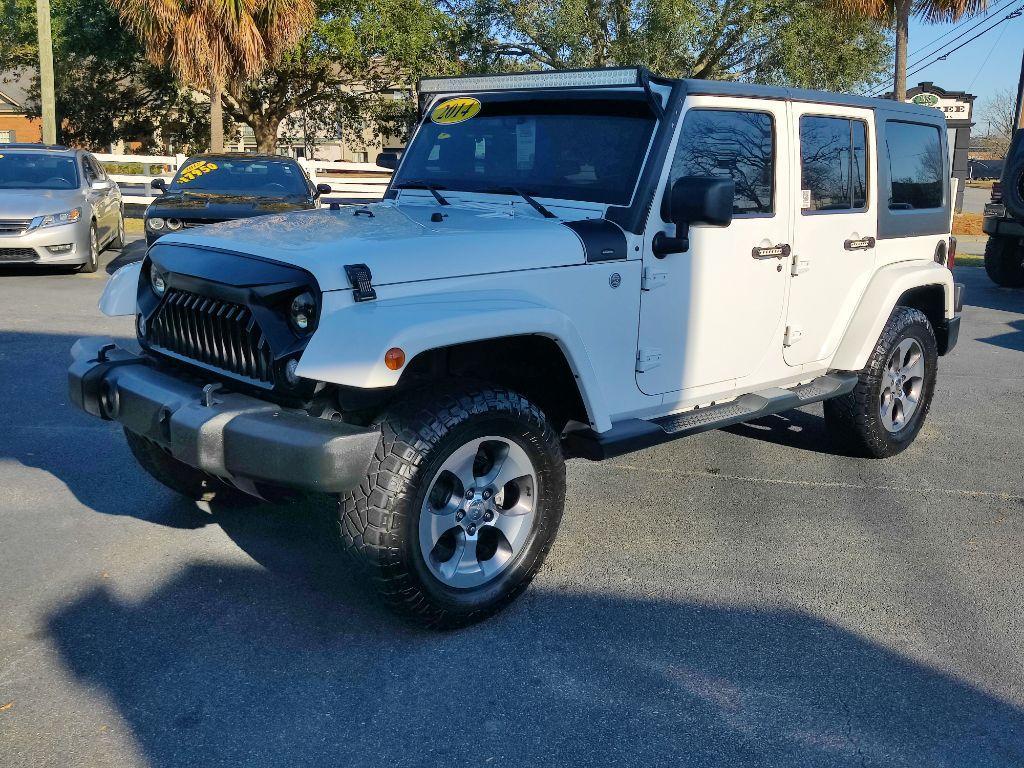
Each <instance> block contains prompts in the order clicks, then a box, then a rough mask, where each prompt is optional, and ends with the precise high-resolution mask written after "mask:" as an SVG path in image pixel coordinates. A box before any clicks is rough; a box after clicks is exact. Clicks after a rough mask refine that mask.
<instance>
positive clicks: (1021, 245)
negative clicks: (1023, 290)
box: [985, 235, 1024, 288]
mask: <svg viewBox="0 0 1024 768" xmlns="http://www.w3.org/2000/svg"><path fill="white" fill-rule="evenodd" d="M985 272H987V273H988V277H989V279H990V280H991V281H992V282H993V283H995V284H996V285H1001V286H1003V287H1004V288H1020V287H1021V286H1024V241H1022V240H1021V238H1019V237H1000V236H996V235H992V236H991V237H989V239H988V242H987V243H985Z"/></svg>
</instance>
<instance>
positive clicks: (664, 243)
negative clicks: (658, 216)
mask: <svg viewBox="0 0 1024 768" xmlns="http://www.w3.org/2000/svg"><path fill="white" fill-rule="evenodd" d="M735 197H736V182H735V181H733V180H732V179H727V178H719V177H708V176H683V177H682V178H680V179H676V182H675V183H674V184H673V185H672V189H671V190H670V191H669V198H668V215H669V220H670V221H671V222H672V223H673V224H675V225H676V234H675V237H669V236H668V235H666V234H665V233H664V232H659V233H658V234H657V235H655V236H654V241H653V242H652V243H651V246H652V248H653V250H654V255H655V256H657V257H658V258H659V259H663V258H665V257H666V256H668V255H669V254H670V253H685V252H686V251H688V250H690V239H689V232H690V225H691V224H710V225H711V226H713V227H727V226H729V224H731V223H732V207H733V200H734V199H735Z"/></svg>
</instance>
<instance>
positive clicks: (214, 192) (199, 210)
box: [145, 153, 331, 245]
mask: <svg viewBox="0 0 1024 768" xmlns="http://www.w3.org/2000/svg"><path fill="white" fill-rule="evenodd" d="M153 187H154V189H159V190H160V191H161V192H163V194H162V195H160V197H158V198H157V199H156V200H154V201H153V202H152V203H150V204H149V207H148V208H147V209H146V213H145V221H146V244H147V245H152V244H153V243H154V242H156V240H157V238H159V237H160V236H161V235H165V234H167V233H168V232H176V231H178V230H179V229H182V228H188V227H198V226H202V225H204V224H215V223H217V222H220V221H229V220H231V219H244V218H248V217H250V216H262V215H265V214H268V213H283V212H285V211H298V210H303V209H306V208H316V206H317V200H318V198H319V197H320V195H321V194H322V193H324V192H329V191H330V189H331V188H330V186H328V185H326V184H320V185H317V186H316V187H314V186H313V184H312V182H310V180H309V177H308V176H306V173H305V172H304V171H303V170H302V166H300V165H299V164H298V162H296V161H295V160H293V159H292V158H289V157H281V156H280V155H256V154H247V153H218V154H205V155H195V156H193V157H190V158H189V159H188V160H187V161H186V162H185V163H183V164H182V166H181V167H180V168H179V169H178V172H177V173H176V174H175V176H174V178H173V179H172V180H171V184H170V186H167V185H166V184H165V183H164V180H163V179H154V180H153Z"/></svg>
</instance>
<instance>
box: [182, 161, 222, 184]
mask: <svg viewBox="0 0 1024 768" xmlns="http://www.w3.org/2000/svg"><path fill="white" fill-rule="evenodd" d="M216 170H217V164H216V163H211V162H209V161H207V160H197V161H196V162H194V163H191V164H189V165H186V166H185V167H184V168H182V169H181V175H180V176H179V177H178V183H179V184H188V183H189V182H190V181H193V180H195V179H198V178H199V177H200V176H202V175H203V174H204V173H209V172H210V171H216Z"/></svg>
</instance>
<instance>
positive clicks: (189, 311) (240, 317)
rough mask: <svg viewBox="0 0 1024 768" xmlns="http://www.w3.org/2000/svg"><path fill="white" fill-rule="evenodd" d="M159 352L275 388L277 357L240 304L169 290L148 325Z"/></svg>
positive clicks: (152, 342)
mask: <svg viewBox="0 0 1024 768" xmlns="http://www.w3.org/2000/svg"><path fill="white" fill-rule="evenodd" d="M147 341H148V342H149V343H150V345H151V346H153V347H154V348H155V349H156V350H158V351H160V352H164V353H166V354H170V355H171V356H173V357H176V358H179V359H184V360H187V361H192V362H196V363H199V364H200V365H202V366H205V367H208V368H213V369H216V370H220V371H223V372H225V373H228V374H231V375H233V376H241V377H243V378H246V379H250V380H253V381H256V382H261V383H265V384H271V385H272V384H273V382H274V368H273V360H274V357H273V353H272V352H271V350H270V344H269V343H268V341H267V338H266V336H264V334H263V331H262V330H261V329H260V326H259V323H258V322H257V321H256V318H255V317H254V316H253V313H252V311H251V310H250V309H249V308H248V307H245V306H242V305H241V304H232V303H230V302H227V301H221V300H219V299H211V298H208V297H206V296H200V295H198V294H195V293H190V292H188V291H182V290H177V289H173V288H171V289H168V291H167V295H166V296H164V299H163V301H162V302H161V304H160V306H159V307H158V308H157V310H156V313H155V315H154V316H153V319H152V320H151V321H150V323H149V333H148V334H147Z"/></svg>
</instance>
